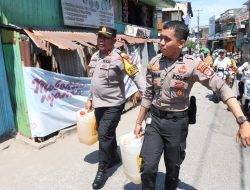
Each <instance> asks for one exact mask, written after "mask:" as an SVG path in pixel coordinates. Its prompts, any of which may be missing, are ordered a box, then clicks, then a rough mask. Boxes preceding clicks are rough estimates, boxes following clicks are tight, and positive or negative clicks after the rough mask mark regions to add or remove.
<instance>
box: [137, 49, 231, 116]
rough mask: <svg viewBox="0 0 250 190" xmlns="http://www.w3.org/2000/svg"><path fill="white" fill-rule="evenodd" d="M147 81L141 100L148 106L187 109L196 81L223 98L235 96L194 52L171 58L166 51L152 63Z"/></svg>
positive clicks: (170, 109)
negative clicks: (174, 58) (193, 54)
mask: <svg viewBox="0 0 250 190" xmlns="http://www.w3.org/2000/svg"><path fill="white" fill-rule="evenodd" d="M146 82H147V84H146V90H145V93H144V96H143V98H142V103H141V105H142V106H143V107H145V108H150V106H151V104H153V105H154V106H155V107H156V108H158V109H160V110H163V111H184V110H186V109H187V108H188V107H189V94H190V91H191V88H192V87H193V84H194V83H195V82H200V83H201V84H202V85H204V86H206V87H207V88H209V89H210V90H212V91H214V92H216V93H217V94H219V95H220V96H221V98H222V100H223V101H226V100H228V99H229V98H231V97H235V94H234V93H233V92H232V90H231V89H230V88H229V87H228V86H227V85H226V83H225V82H224V81H223V80H222V79H221V78H219V77H218V76H217V75H216V73H215V72H214V71H213V70H212V69H211V68H210V67H209V66H208V65H207V64H206V63H204V62H200V61H199V60H198V59H196V58H194V57H193V56H191V55H185V56H183V57H182V56H180V58H179V59H178V60H177V61H172V60H169V59H167V58H166V57H165V56H163V55H162V54H159V55H157V56H156V57H154V58H153V59H152V60H151V61H150V63H149V65H148V68H147V74H146Z"/></svg>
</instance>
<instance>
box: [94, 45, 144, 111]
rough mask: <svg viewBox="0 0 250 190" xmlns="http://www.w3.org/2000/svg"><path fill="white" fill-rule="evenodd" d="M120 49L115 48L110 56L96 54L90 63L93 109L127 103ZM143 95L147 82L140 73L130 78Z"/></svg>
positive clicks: (124, 73)
mask: <svg viewBox="0 0 250 190" xmlns="http://www.w3.org/2000/svg"><path fill="white" fill-rule="evenodd" d="M120 53H121V52H120V51H119V50H118V49H115V48H113V49H112V51H111V52H110V54H109V55H107V56H106V55H104V54H102V53H101V52H99V51H98V52H96V53H95V54H94V55H93V56H92V58H91V61H90V63H89V77H92V79H91V87H90V94H89V99H91V100H92V103H93V107H94V108H98V107H113V106H119V105H121V104H123V103H124V102H125V101H126V97H125V83H124V76H125V75H126V72H125V69H124V62H123V60H122V57H121V55H120ZM130 78H131V79H132V80H133V81H134V83H135V85H136V86H137V88H138V90H139V91H140V93H141V94H143V92H144V91H145V88H146V82H145V79H144V78H143V76H142V74H141V73H140V72H137V73H135V74H133V76H131V77H130Z"/></svg>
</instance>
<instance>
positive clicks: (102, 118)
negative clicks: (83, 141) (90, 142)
mask: <svg viewBox="0 0 250 190" xmlns="http://www.w3.org/2000/svg"><path fill="white" fill-rule="evenodd" d="M124 105H125V104H122V105H120V106H115V107H100V108H95V117H96V122H97V125H98V140H99V163H102V164H106V165H108V164H109V163H110V162H111V161H112V159H113V158H114V157H115V156H116V155H117V141H116V127H117V125H118V123H119V121H120V119H121V114H122V111H123V108H124Z"/></svg>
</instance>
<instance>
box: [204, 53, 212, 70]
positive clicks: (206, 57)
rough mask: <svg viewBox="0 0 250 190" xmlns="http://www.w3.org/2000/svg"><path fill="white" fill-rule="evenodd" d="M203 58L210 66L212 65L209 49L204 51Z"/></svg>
mask: <svg viewBox="0 0 250 190" xmlns="http://www.w3.org/2000/svg"><path fill="white" fill-rule="evenodd" d="M204 54H205V59H204V60H203V61H204V62H205V63H207V64H208V65H209V66H210V67H213V58H212V56H211V53H210V51H207V52H204Z"/></svg>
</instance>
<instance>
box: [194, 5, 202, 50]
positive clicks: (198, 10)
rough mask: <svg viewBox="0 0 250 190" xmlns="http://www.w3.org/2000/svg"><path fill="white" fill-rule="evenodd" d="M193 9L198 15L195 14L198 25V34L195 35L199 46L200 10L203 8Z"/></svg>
mask: <svg viewBox="0 0 250 190" xmlns="http://www.w3.org/2000/svg"><path fill="white" fill-rule="evenodd" d="M194 11H196V12H198V16H197V27H198V31H197V33H198V35H197V41H198V44H199V46H200V12H201V11H203V10H201V9H196V10H194Z"/></svg>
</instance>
